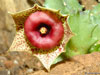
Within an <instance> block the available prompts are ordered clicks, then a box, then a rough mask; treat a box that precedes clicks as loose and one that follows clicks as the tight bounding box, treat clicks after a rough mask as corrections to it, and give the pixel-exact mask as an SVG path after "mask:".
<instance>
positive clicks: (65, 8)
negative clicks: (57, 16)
mask: <svg viewBox="0 0 100 75" xmlns="http://www.w3.org/2000/svg"><path fill="white" fill-rule="evenodd" d="M44 6H45V7H46V8H49V9H56V10H60V12H61V13H62V14H63V15H69V17H68V20H67V21H68V24H69V26H70V28H71V30H72V32H73V33H74V34H75V36H73V37H72V38H71V40H70V41H69V42H68V44H67V45H66V52H65V53H62V54H61V55H60V56H59V57H58V58H57V59H56V60H55V62H54V63H57V62H58V61H62V60H64V59H66V58H69V57H72V56H75V55H80V54H86V53H91V52H95V51H100V44H98V43H97V42H98V41H99V40H100V4H98V5H96V6H95V7H94V8H93V9H92V10H85V11H82V9H83V7H82V5H80V4H79V3H78V1H77V0H46V1H45V3H44Z"/></svg>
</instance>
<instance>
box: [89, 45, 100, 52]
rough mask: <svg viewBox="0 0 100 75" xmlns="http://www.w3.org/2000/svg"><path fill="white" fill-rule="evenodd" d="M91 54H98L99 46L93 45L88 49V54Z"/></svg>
mask: <svg viewBox="0 0 100 75" xmlns="http://www.w3.org/2000/svg"><path fill="white" fill-rule="evenodd" d="M92 52H100V44H94V45H93V46H92V47H91V48H90V49H89V53H92Z"/></svg>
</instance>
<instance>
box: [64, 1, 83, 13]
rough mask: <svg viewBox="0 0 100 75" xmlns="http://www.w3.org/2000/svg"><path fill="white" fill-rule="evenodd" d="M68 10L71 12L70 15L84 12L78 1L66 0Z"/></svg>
mask: <svg viewBox="0 0 100 75" xmlns="http://www.w3.org/2000/svg"><path fill="white" fill-rule="evenodd" d="M64 2H65V4H66V8H67V9H68V10H69V14H73V13H77V12H78V11H82V8H83V7H82V6H81V5H80V4H79V2H78V0H64Z"/></svg>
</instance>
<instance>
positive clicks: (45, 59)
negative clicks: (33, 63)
mask: <svg viewBox="0 0 100 75" xmlns="http://www.w3.org/2000/svg"><path fill="white" fill-rule="evenodd" d="M62 52H64V48H63V47H62V45H60V47H59V48H58V49H57V50H55V51H53V52H51V53H47V54H34V55H35V56H36V57H37V58H38V59H39V60H40V61H41V63H42V64H43V65H44V67H45V68H46V69H47V71H50V66H51V65H52V63H53V62H54V60H55V59H56V58H57V57H58V56H59V55H60V54H61V53H62Z"/></svg>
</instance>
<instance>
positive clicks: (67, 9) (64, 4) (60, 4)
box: [44, 0, 82, 14]
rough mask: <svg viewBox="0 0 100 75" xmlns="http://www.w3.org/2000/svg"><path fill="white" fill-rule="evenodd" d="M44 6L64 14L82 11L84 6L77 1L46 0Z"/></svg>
mask: <svg viewBox="0 0 100 75" xmlns="http://www.w3.org/2000/svg"><path fill="white" fill-rule="evenodd" d="M44 6H45V7H46V8H51V9H57V10H60V11H61V13H62V14H71V13H76V12H78V11H81V10H82V6H81V5H80V4H79V3H78V1H77V0H45V3H44Z"/></svg>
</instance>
